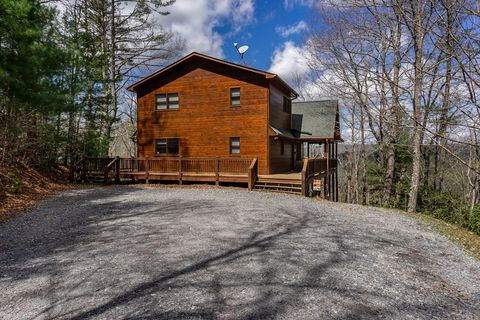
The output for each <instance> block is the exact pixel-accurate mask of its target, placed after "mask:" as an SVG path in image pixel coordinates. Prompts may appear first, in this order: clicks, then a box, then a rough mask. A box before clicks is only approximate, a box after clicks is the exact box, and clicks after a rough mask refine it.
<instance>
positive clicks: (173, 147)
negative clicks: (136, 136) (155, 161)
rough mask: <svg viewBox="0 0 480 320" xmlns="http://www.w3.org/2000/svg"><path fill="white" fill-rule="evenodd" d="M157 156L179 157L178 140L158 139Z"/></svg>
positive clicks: (156, 145)
mask: <svg viewBox="0 0 480 320" xmlns="http://www.w3.org/2000/svg"><path fill="white" fill-rule="evenodd" d="M155 154H156V155H167V154H169V155H178V139H177V138H168V139H157V140H156V143H155Z"/></svg>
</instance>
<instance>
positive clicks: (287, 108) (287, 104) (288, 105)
mask: <svg viewBox="0 0 480 320" xmlns="http://www.w3.org/2000/svg"><path fill="white" fill-rule="evenodd" d="M291 111H292V101H291V100H290V99H288V98H287V97H283V112H286V113H290V112H291Z"/></svg>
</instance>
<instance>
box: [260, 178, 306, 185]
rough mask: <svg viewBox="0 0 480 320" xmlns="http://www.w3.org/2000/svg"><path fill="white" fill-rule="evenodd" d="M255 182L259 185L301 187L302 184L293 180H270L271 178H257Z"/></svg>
mask: <svg viewBox="0 0 480 320" xmlns="http://www.w3.org/2000/svg"><path fill="white" fill-rule="evenodd" d="M257 182H260V183H282V184H296V185H302V182H301V181H299V180H296V179H295V180H294V179H271V178H258V180H257Z"/></svg>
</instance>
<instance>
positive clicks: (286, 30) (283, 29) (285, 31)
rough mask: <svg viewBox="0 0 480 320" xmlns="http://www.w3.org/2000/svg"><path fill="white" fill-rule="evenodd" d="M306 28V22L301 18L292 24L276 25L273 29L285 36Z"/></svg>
mask: <svg viewBox="0 0 480 320" xmlns="http://www.w3.org/2000/svg"><path fill="white" fill-rule="evenodd" d="M307 29H308V26H307V23H306V22H305V21H303V20H301V21H299V22H298V23H297V24H294V25H292V26H277V27H276V28H275V31H276V32H277V33H278V34H279V35H281V36H282V37H284V38H286V37H288V36H290V35H292V34H297V33H300V32H302V31H305V30H307Z"/></svg>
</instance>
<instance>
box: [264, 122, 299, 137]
mask: <svg viewBox="0 0 480 320" xmlns="http://www.w3.org/2000/svg"><path fill="white" fill-rule="evenodd" d="M270 129H271V130H272V131H273V135H275V136H281V137H283V138H286V139H295V136H294V135H293V133H292V130H289V129H282V128H276V127H274V126H272V125H270Z"/></svg>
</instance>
